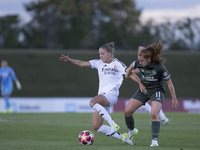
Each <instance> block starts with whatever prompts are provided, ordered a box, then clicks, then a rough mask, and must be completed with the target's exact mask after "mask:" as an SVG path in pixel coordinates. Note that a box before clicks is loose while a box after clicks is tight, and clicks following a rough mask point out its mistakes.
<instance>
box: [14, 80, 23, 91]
mask: <svg viewBox="0 0 200 150" xmlns="http://www.w3.org/2000/svg"><path fill="white" fill-rule="evenodd" d="M15 83H16V86H17V89H18V90H21V89H22V86H21V84H20V82H19V81H18V80H17V81H16V82H15Z"/></svg>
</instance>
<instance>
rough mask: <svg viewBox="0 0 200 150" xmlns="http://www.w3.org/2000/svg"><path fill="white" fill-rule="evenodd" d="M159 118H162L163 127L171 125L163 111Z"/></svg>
mask: <svg viewBox="0 0 200 150" xmlns="http://www.w3.org/2000/svg"><path fill="white" fill-rule="evenodd" d="M159 117H160V120H161V121H162V123H161V125H162V126H164V125H166V124H168V123H169V119H168V118H167V117H166V116H165V114H164V112H163V110H162V109H161V110H160V113H159Z"/></svg>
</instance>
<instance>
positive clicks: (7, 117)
mask: <svg viewBox="0 0 200 150" xmlns="http://www.w3.org/2000/svg"><path fill="white" fill-rule="evenodd" d="M111 115H112V117H113V118H114V120H115V121H116V122H117V123H118V124H119V125H120V127H121V130H120V133H124V132H127V129H126V126H125V122H124V114H123V113H122V112H115V113H112V114H111ZM199 115H200V114H188V113H166V116H167V117H168V118H169V119H170V123H169V124H168V125H166V126H161V128H160V136H159V147H150V146H149V145H150V142H151V125H150V115H149V114H139V113H137V114H134V119H135V126H136V128H138V130H139V133H138V135H137V136H136V137H135V138H134V142H135V143H136V145H133V146H131V145H127V144H125V143H122V142H121V141H120V140H118V139H114V138H110V137H107V136H105V135H103V134H101V133H97V132H96V131H94V130H93V129H92V113H29V114H26V113H16V114H0V149H2V150H13V149H15V150H55V149H56V150H66V149H69V150H71V149H73V150H83V149H87V150H118V149H119V150H123V149H124V150H127V149H134V150H149V149H159V150H180V149H181V150H199V148H200V128H199V123H200V122H199ZM85 129H87V130H91V131H92V132H93V133H94V135H95V141H94V143H93V145H91V146H85V145H81V144H80V143H79V141H78V135H79V133H80V132H81V131H83V130H85Z"/></svg>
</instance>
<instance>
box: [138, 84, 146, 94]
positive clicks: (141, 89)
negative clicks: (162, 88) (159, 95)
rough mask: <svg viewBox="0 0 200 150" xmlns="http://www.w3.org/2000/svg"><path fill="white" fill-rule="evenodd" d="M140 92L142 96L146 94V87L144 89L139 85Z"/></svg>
mask: <svg viewBox="0 0 200 150" xmlns="http://www.w3.org/2000/svg"><path fill="white" fill-rule="evenodd" d="M140 91H141V92H142V93H143V94H144V95H146V94H147V89H146V87H145V86H144V85H143V84H140Z"/></svg>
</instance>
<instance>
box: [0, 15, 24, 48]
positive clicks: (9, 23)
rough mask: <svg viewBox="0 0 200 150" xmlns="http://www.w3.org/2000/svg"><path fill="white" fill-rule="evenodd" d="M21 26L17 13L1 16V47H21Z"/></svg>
mask: <svg viewBox="0 0 200 150" xmlns="http://www.w3.org/2000/svg"><path fill="white" fill-rule="evenodd" d="M20 28H21V27H20V20H19V17H18V16H17V15H9V16H4V17H0V48H13V47H20V42H19V40H20Z"/></svg>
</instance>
